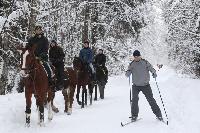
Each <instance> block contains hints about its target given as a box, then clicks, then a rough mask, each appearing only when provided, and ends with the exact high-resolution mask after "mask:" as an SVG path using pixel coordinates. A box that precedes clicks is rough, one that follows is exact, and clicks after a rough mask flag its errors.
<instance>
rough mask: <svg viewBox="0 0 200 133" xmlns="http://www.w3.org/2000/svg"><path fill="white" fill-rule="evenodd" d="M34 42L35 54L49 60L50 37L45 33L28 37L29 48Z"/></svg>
mask: <svg viewBox="0 0 200 133" xmlns="http://www.w3.org/2000/svg"><path fill="white" fill-rule="evenodd" d="M34 44H35V45H36V50H35V56H37V57H39V58H41V59H42V60H45V61H48V48H49V43H48V39H47V38H46V37H45V36H44V35H43V34H42V35H40V36H39V35H35V36H33V37H31V38H29V39H28V44H27V46H26V48H27V49H28V48H30V47H32V46H33V45H34Z"/></svg>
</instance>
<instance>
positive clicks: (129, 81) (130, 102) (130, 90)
mask: <svg viewBox="0 0 200 133" xmlns="http://www.w3.org/2000/svg"><path fill="white" fill-rule="evenodd" d="M129 87H130V105H131V103H132V94H131V78H130V76H129Z"/></svg>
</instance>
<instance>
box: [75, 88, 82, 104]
mask: <svg viewBox="0 0 200 133" xmlns="http://www.w3.org/2000/svg"><path fill="white" fill-rule="evenodd" d="M80 88H81V86H79V85H78V86H77V94H76V99H77V102H78V104H79V105H82V103H81V101H79V94H80Z"/></svg>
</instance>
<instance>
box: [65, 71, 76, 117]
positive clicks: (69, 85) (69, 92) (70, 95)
mask: <svg viewBox="0 0 200 133" xmlns="http://www.w3.org/2000/svg"><path fill="white" fill-rule="evenodd" d="M65 75H66V76H67V77H68V79H67V80H65V81H64V89H63V90H62V94H63V96H64V100H65V110H64V112H65V113H67V114H68V115H71V113H72V104H73V101H74V92H75V89H76V84H77V80H76V79H77V78H76V72H75V70H74V69H73V68H72V67H66V68H65Z"/></svg>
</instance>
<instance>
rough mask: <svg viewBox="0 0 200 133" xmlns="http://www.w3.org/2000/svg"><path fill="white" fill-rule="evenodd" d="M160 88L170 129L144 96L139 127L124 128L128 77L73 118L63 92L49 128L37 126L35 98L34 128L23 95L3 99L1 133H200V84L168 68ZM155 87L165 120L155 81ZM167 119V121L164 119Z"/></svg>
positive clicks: (0, 99) (112, 84)
mask: <svg viewBox="0 0 200 133" xmlns="http://www.w3.org/2000/svg"><path fill="white" fill-rule="evenodd" d="M157 80H158V85H159V87H160V91H161V94H162V97H163V100H164V103H165V107H166V109H167V113H168V117H169V126H166V125H164V124H163V123H161V122H159V121H157V120H156V119H155V116H154V114H153V113H152V111H151V109H150V107H149V105H148V103H147V101H146V99H145V97H144V95H143V94H142V93H140V100H139V107H140V113H139V117H142V120H140V121H138V122H137V123H133V124H130V125H128V126H126V127H123V128H122V127H121V125H120V122H121V121H127V120H128V117H129V116H130V104H129V88H130V87H129V85H128V79H127V78H125V76H124V75H122V76H116V77H110V79H109V83H108V85H107V87H106V90H105V99H104V100H98V101H97V102H93V105H92V106H89V105H88V106H86V108H84V109H81V108H80V106H78V105H77V103H76V101H75V102H74V105H73V113H72V115H71V116H68V115H66V114H65V113H64V112H63V110H64V100H63V96H62V94H61V92H57V93H56V98H55V104H56V106H58V107H59V110H60V112H59V113H57V114H55V115H54V118H53V121H51V122H49V121H47V110H45V125H46V126H45V127H39V126H38V125H37V119H38V118H37V112H36V107H35V100H34V98H33V106H32V114H31V127H30V128H25V127H24V122H25V113H24V111H25V110H24V109H25V97H24V93H22V94H9V95H6V96H0V133H16V132H18V133H27V132H29V133H47V132H48V133H55V132H59V133H64V132H65V133H66V132H70V133H94V132H95V133H114V132H115V133H133V132H140V133H146V132H148V133H155V132H156V133H199V132H200V126H199V125H200V120H199V118H200V114H199V112H200V102H199V101H200V96H199V95H200V89H199V88H200V80H197V79H188V78H180V77H178V76H177V75H176V73H175V72H174V71H173V70H172V69H170V68H168V67H164V68H162V69H161V70H160V71H159V72H158V78H157ZM151 87H152V90H153V93H154V97H155V99H156V101H157V103H158V104H159V106H160V108H161V110H162V113H163V117H164V116H165V114H164V111H163V107H162V104H161V101H160V97H159V94H158V91H157V88H156V84H155V81H154V80H153V79H152V81H151ZM164 118H165V117H164Z"/></svg>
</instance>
